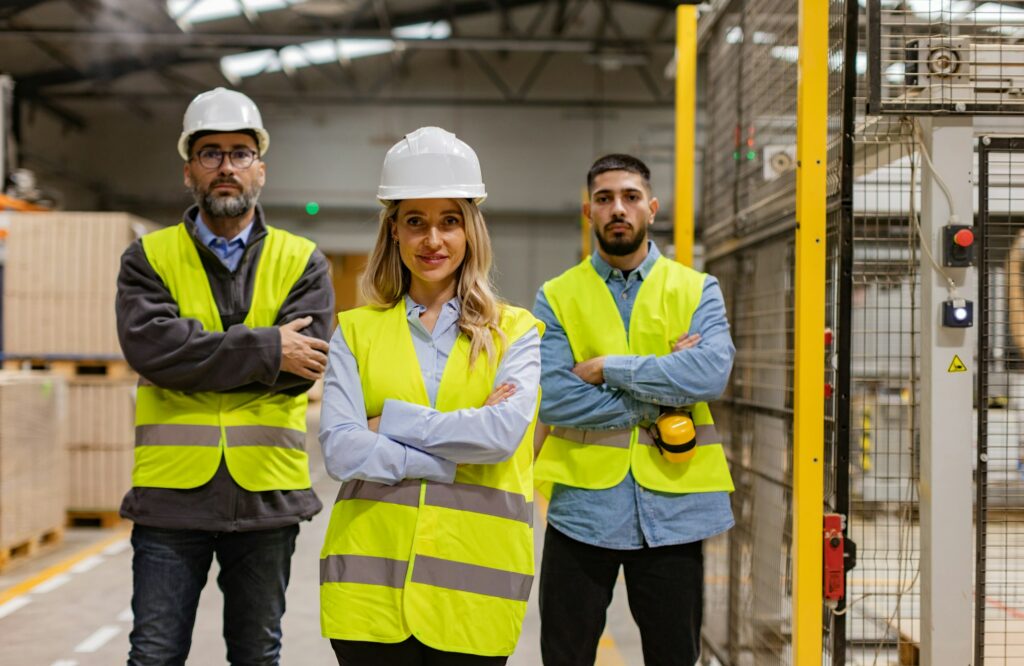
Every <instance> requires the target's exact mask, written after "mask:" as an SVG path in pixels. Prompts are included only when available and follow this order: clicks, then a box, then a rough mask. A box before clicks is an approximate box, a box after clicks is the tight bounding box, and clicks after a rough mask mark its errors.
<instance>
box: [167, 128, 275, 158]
mask: <svg viewBox="0 0 1024 666" xmlns="http://www.w3.org/2000/svg"><path fill="white" fill-rule="evenodd" d="M199 132H207V133H209V132H214V133H217V134H231V133H232V132H254V133H255V134H256V139H257V140H256V148H257V149H258V150H259V151H260V157H263V156H264V155H266V154H267V149H268V148H270V133H269V132H267V130H265V129H263V128H262V127H235V126H233V125H232V126H228V127H218V126H209V127H201V128H198V129H194V130H192V131H191V132H182V133H181V136H180V137H178V154H179V155H181V159H183V160H185V161H186V162H188V160H189V155H188V140H189V137H191V136H192V135H193V134H198V133H199Z"/></svg>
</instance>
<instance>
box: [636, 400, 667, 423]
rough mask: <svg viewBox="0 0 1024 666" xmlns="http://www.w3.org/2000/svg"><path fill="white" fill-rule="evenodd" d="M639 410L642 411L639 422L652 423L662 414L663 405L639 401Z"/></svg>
mask: <svg viewBox="0 0 1024 666" xmlns="http://www.w3.org/2000/svg"><path fill="white" fill-rule="evenodd" d="M637 407H638V411H639V412H640V421H639V423H646V424H648V425H649V424H651V423H654V422H655V421H657V420H658V417H659V416H661V407H659V406H658V405H655V404H654V403H650V402H640V401H637Z"/></svg>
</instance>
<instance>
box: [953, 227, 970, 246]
mask: <svg viewBox="0 0 1024 666" xmlns="http://www.w3.org/2000/svg"><path fill="white" fill-rule="evenodd" d="M953 242H954V243H956V244H957V245H959V246H960V247H970V246H971V245H973V244H974V232H973V231H971V230H970V229H961V230H960V231H958V232H956V233H955V234H953Z"/></svg>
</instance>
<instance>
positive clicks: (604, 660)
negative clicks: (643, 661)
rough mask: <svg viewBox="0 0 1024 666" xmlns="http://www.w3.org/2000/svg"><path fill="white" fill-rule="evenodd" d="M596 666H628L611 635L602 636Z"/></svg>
mask: <svg viewBox="0 0 1024 666" xmlns="http://www.w3.org/2000/svg"><path fill="white" fill-rule="evenodd" d="M594 666H626V660H625V659H623V658H622V653H621V652H619V648H618V646H616V645H615V639H614V638H612V637H611V635H610V634H607V633H604V634H601V640H599V641H598V642H597V659H596V660H595V661H594Z"/></svg>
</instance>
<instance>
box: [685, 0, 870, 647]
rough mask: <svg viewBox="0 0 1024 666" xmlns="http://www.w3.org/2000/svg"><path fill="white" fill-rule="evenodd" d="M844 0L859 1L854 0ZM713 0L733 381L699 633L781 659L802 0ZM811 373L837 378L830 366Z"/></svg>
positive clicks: (714, 188)
mask: <svg viewBox="0 0 1024 666" xmlns="http://www.w3.org/2000/svg"><path fill="white" fill-rule="evenodd" d="M850 2H852V3H853V4H854V5H856V0H850ZM828 6H829V36H828V46H829V55H828V60H829V70H828V80H829V91H828V102H827V107H828V119H827V147H828V153H827V160H828V161H827V167H828V168H827V175H826V178H827V183H826V188H827V197H828V201H829V205H828V211H827V220H826V225H827V234H828V243H830V244H832V243H833V241H834V240H835V239H836V238H837V237H838V233H839V229H840V225H841V221H842V219H843V217H842V214H841V210H842V207H841V205H840V204H841V202H840V197H841V183H842V178H843V166H842V160H841V154H842V150H843V141H842V137H843V127H844V123H843V120H842V117H841V111H842V109H843V106H844V103H846V102H847V101H848V100H847V99H846V98H847V94H846V92H845V91H846V88H844V80H845V78H846V68H845V63H846V62H847V61H848V62H850V63H854V62H855V61H856V55H855V48H854V51H852V52H850V53H847V52H846V51H848V49H844V44H845V42H844V34H845V32H846V27H847V26H846V16H847V14H846V11H847V9H848V7H849V5H848V4H847V2H846V0H830V1H829V5H828ZM723 7H724V9H723V10H722V11H721V12H720V13H719V14H717V15H715V16H713V17H711V18H712V19H713V20H714V24H713V25H705V26H704V34H705V35H706V39H705V40H704V43H703V45H702V48H701V55H702V56H703V66H704V68H705V69H704V71H705V72H706V74H707V76H706V79H705V80H706V87H705V91H706V92H705V94H704V96H703V97H702V99H701V103H702V104H703V105H705V109H706V117H707V127H708V132H707V137H708V138H707V143H706V144H705V155H704V160H703V166H702V168H703V174H702V175H703V178H702V182H703V183H704V187H703V195H704V197H703V205H702V229H703V235H702V240H703V243H704V248H705V251H704V258H705V267H706V269H707V270H708V272H709V273H711V274H713V275H715V276H716V277H717V278H718V279H719V281H720V283H721V286H722V292H723V295H724V296H725V299H726V308H727V311H728V313H729V319H730V326H731V330H732V333H733V340H734V343H735V345H736V349H737V353H736V358H735V361H734V364H733V372H732V377H731V381H730V385H729V387H728V388H727V390H726V393H725V395H723V396H722V398H721V399H720V400H718V401H716V402H715V403H714V405H713V409H714V413H715V422H716V426H717V427H718V429H719V431H720V432H721V433H722V435H723V441H724V442H725V446H726V450H727V455H728V457H729V462H730V469H731V470H732V474H733V480H734V482H735V485H736V492H735V493H733V495H732V503H733V511H734V514H735V516H736V527H735V528H734V529H732V530H731V531H730V532H728V533H727V534H726V535H723V536H721V537H717V538H715V539H713V540H711V541H710V542H709V543H708V544H707V547H706V551H705V568H706V596H705V620H706V621H705V623H704V636H703V639H704V647H705V652H706V653H710V654H713V655H714V657H715V658H716V659H717V661H718V662H719V663H721V664H724V665H726V666H733V665H736V666H739V665H741V664H757V665H759V666H760V665H762V664H764V665H772V664H780V665H781V664H791V663H794V659H795V657H794V613H793V610H794V596H793V593H794V576H795V575H796V573H795V571H794V557H795V553H794V543H795V542H794V525H793V510H794V509H793V503H794V497H795V494H794V483H793V473H794V454H793V451H794V422H793V414H794V383H793V379H794V349H795V340H794V303H795V292H794V288H795V245H794V240H795V238H794V232H795V230H796V218H795V201H796V132H797V56H798V53H797V37H798V35H797V33H798V18H797V17H798V8H799V6H798V2H797V0H748V1H747V2H745V3H733V4H731V5H723ZM702 20H708V19H707V18H705V19H702ZM854 29H856V26H854ZM851 66H852V65H851ZM851 94H852V93H851ZM847 219H848V218H847ZM835 247H836V248H838V245H835ZM838 267H839V255H838V252H835V253H833V252H832V251H831V248H830V254H829V276H830V277H829V278H828V285H827V289H826V292H827V296H826V299H827V301H828V304H827V307H828V310H829V313H830V314H829V315H828V320H829V322H833V321H836V322H837V321H838V316H839V315H838V313H839V311H840V306H839V300H838V299H839V283H840V274H839V272H838ZM847 278H848V276H847ZM830 325H837V324H830ZM822 380H823V382H828V383H832V384H833V385H835V384H836V382H837V379H836V373H835V369H834V366H830V367H829V369H827V370H826V376H825V377H823V378H822ZM817 386H821V384H818V385H817ZM816 388H817V387H816ZM836 405H837V403H836V402H835V401H834V400H830V401H826V414H825V415H824V416H825V419H826V456H827V458H828V460H829V461H832V460H834V459H836V458H837V457H840V458H845V456H846V454H845V453H839V451H840V449H841V448H842V449H843V450H844V451H845V448H844V447H839V446H837V444H836V442H837V441H838V437H837V429H836V424H837V420H836ZM818 418H821V417H818ZM829 464H830V466H831V462H830V463H829ZM841 478H842V477H840V479H841ZM838 482H840V483H844V482H843V481H841V480H839V481H838ZM836 483H837V478H835V477H833V476H829V478H828V479H827V481H826V484H827V487H828V490H827V492H828V493H829V494H830V495H833V496H834V494H835V492H836ZM828 627H829V625H827V624H826V629H827V628H828ZM827 649H831V647H830V646H829V647H828V648H827Z"/></svg>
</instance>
